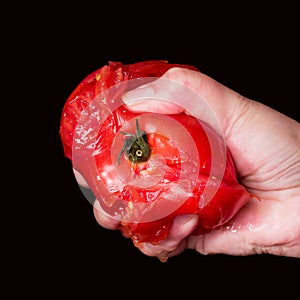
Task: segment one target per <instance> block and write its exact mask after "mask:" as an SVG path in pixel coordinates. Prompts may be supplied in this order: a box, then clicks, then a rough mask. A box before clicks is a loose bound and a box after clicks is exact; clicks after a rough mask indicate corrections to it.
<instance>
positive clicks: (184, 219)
mask: <svg viewBox="0 0 300 300" xmlns="http://www.w3.org/2000/svg"><path fill="white" fill-rule="evenodd" d="M196 218H197V216H196V215H181V216H178V217H176V219H175V222H176V223H177V224H179V225H184V224H187V223H189V222H190V221H193V220H194V219H196Z"/></svg>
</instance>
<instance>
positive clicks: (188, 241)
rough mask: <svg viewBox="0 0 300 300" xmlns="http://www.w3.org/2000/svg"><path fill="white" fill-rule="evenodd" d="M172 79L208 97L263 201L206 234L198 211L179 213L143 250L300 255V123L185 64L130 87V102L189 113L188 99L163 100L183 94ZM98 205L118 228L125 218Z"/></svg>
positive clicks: (241, 173) (241, 169)
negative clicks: (199, 231)
mask: <svg viewBox="0 0 300 300" xmlns="http://www.w3.org/2000/svg"><path fill="white" fill-rule="evenodd" d="M166 80H171V81H175V82H177V83H179V84H180V85H182V86H183V87H188V88H191V89H193V90H194V91H195V92H196V93H197V94H199V95H201V96H202V98H203V99H204V100H205V101H206V102H207V105H208V106H209V107H210V108H211V110H212V111H213V113H214V115H215V116H216V118H217V120H218V123H219V126H220V127H221V130H222V134H223V137H224V140H225V143H226V145H227V146H228V148H229V149H230V151H231V153H232V155H233V158H234V160H235V163H236V168H237V173H238V178H239V181H240V183H241V184H243V185H244V186H245V187H246V188H247V189H248V191H249V192H250V193H251V194H253V195H256V196H257V197H258V198H259V199H260V200H258V199H256V198H253V199H251V200H250V202H249V203H248V204H247V205H246V206H244V207H243V208H242V209H241V210H240V211H239V212H238V214H237V215H236V216H235V217H234V218H233V219H232V220H231V221H230V222H229V223H227V224H226V225H224V226H223V227H222V228H221V229H219V230H215V231H212V232H210V233H208V234H205V235H198V236H194V235H192V234H191V233H192V231H193V229H194V228H195V226H196V225H197V216H179V217H177V218H176V219H175V220H174V224H173V227H172V229H171V232H170V235H169V237H168V238H167V239H166V240H164V241H161V242H160V243H159V244H158V245H152V244H150V243H141V244H140V245H138V247H139V249H140V250H141V251H142V252H143V253H144V254H146V255H149V256H157V257H159V258H161V259H165V258H167V257H171V256H174V255H178V254H179V253H181V252H182V251H183V250H184V249H186V248H189V249H195V250H196V251H198V252H199V253H201V254H217V253H222V254H229V255H251V254H260V253H269V254H274V255H282V256H290V257H300V218H299V216H300V124H299V123H297V122H296V121H295V120H292V119H290V118H289V117H287V116H285V115H283V114H281V113H279V112H277V111H275V110H273V109H271V108H270V107H267V106H265V105H263V104H261V103H259V102H256V101H253V100H250V99H247V98H245V97H243V96H241V95H239V94H238V93H236V92H234V91H232V90H230V89H229V88H227V87H225V86H223V85H221V84H220V83H218V82H216V81H215V80H213V79H212V78H210V77H208V76H206V75H204V74H202V73H199V72H195V71H191V70H187V69H182V68H173V69H170V70H169V71H167V72H166V73H165V74H164V75H163V76H162V77H161V78H159V79H157V80H155V81H154V82H152V83H149V84H147V85H145V86H143V87H142V88H138V89H135V90H132V91H130V92H128V93H126V95H124V101H125V102H126V104H127V105H128V107H129V108H130V109H131V110H135V111H147V112H156V113H164V114H173V113H179V112H182V110H183V108H182V107H185V103H182V106H181V105H175V104H173V103H168V102H161V101H160V100H159V99H162V98H165V99H166V98H167V99H170V98H172V97H173V98H174V97H176V95H180V91H178V90H172V88H168V86H167V85H166V84H165V82H166ZM145 95H146V96H147V99H146V100H143V99H145ZM177 98H178V97H177ZM178 99H179V100H178V101H184V98H183V97H179V98H178ZM180 99H182V100H180ZM188 113H190V114H193V115H194V116H195V117H197V118H199V119H203V118H206V117H207V116H206V115H205V111H203V110H201V107H199V106H194V107H191V109H190V110H189V112H188ZM208 122H210V120H208ZM211 125H212V126H213V127H215V126H216V124H213V123H211ZM94 212H95V217H96V219H97V221H98V222H99V224H100V225H102V226H104V227H106V228H110V229H114V228H116V226H117V221H116V220H112V219H111V218H110V217H109V216H106V215H105V213H104V212H103V211H101V208H100V207H99V205H97V201H96V202H95V209H94Z"/></svg>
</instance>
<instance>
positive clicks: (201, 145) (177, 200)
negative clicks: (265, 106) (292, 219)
mask: <svg viewBox="0 0 300 300" xmlns="http://www.w3.org/2000/svg"><path fill="white" fill-rule="evenodd" d="M172 67H181V68H188V69H192V70H194V71H198V70H197V69H196V68H195V67H193V66H189V65H179V64H170V63H168V62H166V61H145V62H139V63H135V64H130V65H123V64H122V63H120V62H110V63H109V64H108V65H106V66H104V67H102V68H100V69H98V70H96V71H95V72H93V73H91V74H90V75H88V76H87V77H86V78H85V79H83V81H82V82H81V83H80V84H79V85H78V87H77V88H76V89H75V90H74V91H73V92H72V93H71V95H70V96H69V98H68V99H67V101H66V103H65V106H64V108H63V112H62V117H61V124H60V136H61V140H62V144H63V148H64V153H65V155H66V157H68V158H69V159H71V160H72V163H73V166H74V168H75V169H76V170H78V171H79V172H80V173H81V174H82V176H83V177H84V178H85V180H86V181H87V183H88V185H89V187H90V188H91V190H92V191H93V193H94V195H95V197H96V198H97V201H99V203H100V205H101V208H102V209H103V210H104V211H105V212H106V213H107V214H108V215H109V216H111V218H114V219H115V220H118V224H119V225H118V229H119V230H120V231H121V232H122V234H123V235H124V236H125V237H129V238H131V239H132V240H133V241H134V243H142V242H151V243H153V244H156V243H158V242H159V241H161V240H163V239H165V238H167V237H168V233H169V230H170V228H171V226H172V222H173V220H174V218H175V217H176V216H178V215H181V214H197V215H198V216H199V218H198V225H197V227H196V229H195V230H194V232H193V233H192V234H194V235H198V234H204V233H207V232H209V231H211V230H213V229H218V228H219V227H220V226H222V225H223V224H225V223H226V222H227V221H229V220H230V219H231V218H232V217H233V216H234V215H235V214H236V213H237V211H238V210H239V209H240V208H241V207H242V206H244V205H245V204H246V203H247V202H248V201H249V199H250V194H249V192H248V191H247V190H246V189H245V188H244V187H243V186H242V185H240V184H239V182H238V180H237V178H236V170H235V165H234V161H233V159H232V156H231V154H230V151H229V149H227V148H226V147H225V146H224V143H223V141H222V139H221V138H220V136H219V135H218V134H217V133H216V132H215V131H214V130H213V129H212V128H211V127H210V126H209V125H208V124H207V123H205V122H203V121H201V120H197V119H196V118H194V117H193V116H190V115H187V114H185V113H179V114H173V115H168V116H167V115H163V114H154V113H142V112H133V111H131V110H129V109H128V108H127V106H126V105H125V104H124V103H123V102H122V97H121V96H122V94H123V93H124V92H126V91H127V90H130V89H132V88H136V87H138V86H139V85H140V84H143V83H144V82H145V81H143V80H144V79H147V80H153V79H155V78H158V77H160V76H162V75H163V74H164V73H165V72H166V71H167V70H168V69H170V68H172ZM216 156H217V158H216Z"/></svg>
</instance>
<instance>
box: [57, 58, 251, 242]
mask: <svg viewBox="0 0 300 300" xmlns="http://www.w3.org/2000/svg"><path fill="white" fill-rule="evenodd" d="M171 67H184V68H189V69H192V70H196V71H198V69H196V68H195V67H193V66H188V65H180V64H169V63H168V62H166V61H146V62H139V63H135V64H131V65H123V64H121V63H119V62H109V64H108V65H107V66H104V67H102V68H100V69H98V70H96V71H94V72H92V73H91V74H89V75H88V76H87V77H86V78H84V79H83V81H82V82H80V84H79V85H78V86H77V88H76V89H75V90H74V91H73V92H72V93H71V95H70V96H69V98H68V99H67V101H66V103H65V105H64V107H63V112H62V117H61V123H60V136H61V140H62V144H63V148H64V153H65V156H66V157H68V158H69V159H71V160H72V145H73V137H74V130H75V128H76V125H77V122H78V120H79V118H80V116H81V113H82V112H83V111H84V109H85V108H86V107H87V106H88V104H89V103H90V102H91V101H92V100H93V99H94V98H95V97H96V96H97V95H98V94H99V93H101V92H102V91H104V90H106V89H108V88H109V87H112V86H114V85H116V84H117V83H120V82H123V81H126V80H129V79H135V78H143V77H152V76H153V77H160V76H161V75H163V74H164V72H166V71H167V70H168V69H169V68H171ZM139 115H140V114H139V113H134V112H132V111H130V110H128V109H127V108H126V107H125V106H121V107H119V108H118V109H116V110H115V111H114V112H112V114H111V115H110V116H109V117H108V118H107V119H106V120H105V122H104V124H102V126H101V128H99V137H98V139H97V146H96V149H97V152H98V153H99V155H96V156H95V163H96V165H97V168H98V170H99V173H101V170H103V169H104V168H106V167H107V166H111V165H112V164H113V162H112V155H111V145H112V143H113V140H114V139H115V136H116V133H117V132H118V131H119V130H120V128H121V127H122V126H123V125H124V124H126V122H128V121H129V120H130V119H132V118H136V117H138V116H139ZM169 117H170V118H173V119H174V120H176V121H178V122H179V123H180V124H182V125H183V126H184V127H185V128H186V129H187V130H188V132H189V134H190V135H191V137H192V138H193V140H194V141H195V144H196V146H197V151H198V155H199V162H200V165H199V174H198V180H197V182H196V185H195V187H194V188H193V191H192V194H191V195H190V196H189V197H188V198H187V199H186V201H185V202H184V203H183V204H182V205H181V206H180V207H179V208H178V209H176V210H175V211H173V212H172V213H170V214H169V215H167V216H165V217H164V218H161V219H159V220H153V221H151V222H141V223H136V222H134V223H130V222H125V221H121V222H120V224H119V226H118V230H120V231H121V232H122V234H123V235H124V236H125V237H128V238H131V239H132V240H133V242H134V243H142V242H151V243H153V244H157V243H159V242H160V241H161V240H163V239H165V238H167V237H168V233H169V231H170V228H171V226H172V223H173V220H174V217H176V216H178V215H181V214H197V215H198V216H199V220H198V225H197V227H196V229H195V231H194V232H193V234H194V235H198V234H204V233H207V232H210V231H211V230H213V229H218V228H220V227H221V226H222V225H224V224H225V223H226V222H227V221H228V220H230V219H231V218H232V217H233V216H234V215H235V214H236V213H237V212H238V210H239V209H240V208H241V207H242V206H244V205H245V204H246V203H247V202H248V201H249V199H250V196H251V195H250V193H249V192H248V191H247V190H246V189H245V187H243V186H242V185H240V184H239V182H238V180H237V176H236V170H235V164H234V161H233V158H232V156H231V153H230V151H229V149H227V148H226V167H225V170H224V176H223V178H222V182H221V184H220V186H219V188H218V190H217V191H216V193H215V195H214V197H213V198H212V199H211V201H210V202H209V203H208V204H206V205H205V206H204V207H199V199H200V197H201V195H202V193H203V190H204V188H205V186H206V184H207V181H208V178H209V175H210V172H211V165H212V162H211V149H210V146H209V142H208V138H207V135H206V133H207V131H205V130H204V128H203V127H202V125H203V126H204V127H205V126H206V124H204V123H202V124H200V123H199V121H198V120H196V119H195V118H193V117H191V116H188V115H186V114H184V113H181V114H177V115H169ZM205 128H206V129H208V130H210V129H209V128H207V127H205ZM158 138H159V137H158V136H157V135H155V134H152V135H149V144H150V146H152V147H153V149H154V151H155V149H156V151H162V150H157V146H155V145H156V144H155V142H156V141H157V139H158ZM164 143H165V144H166V145H167V149H168V150H169V151H167V152H170V151H173V150H172V149H173V148H172V145H171V142H168V141H167V140H164ZM174 153H175V152H174ZM161 154H163V153H161ZM179 167H180V165H175V164H174V165H173V166H171V167H170V170H171V171H170V172H169V173H168V175H166V177H165V178H164V179H165V181H166V183H165V184H161V185H160V186H159V187H155V188H152V189H151V190H144V189H132V188H131V187H128V186H125V187H124V188H123V189H122V190H119V191H116V192H114V196H116V197H119V198H120V199H122V200H124V201H128V202H129V201H133V202H143V201H144V202H145V201H149V199H150V200H151V201H156V199H158V197H159V195H160V194H161V193H162V192H163V191H166V190H167V189H168V181H170V182H171V181H172V182H173V183H174V182H176V178H177V177H178V176H177V173H178V168H179ZM81 168H82V169H81V170H80V171H81V172H82V173H83V174H88V172H89V170H88V169H85V167H84V166H81ZM108 178H109V180H108ZM114 178H116V174H115V173H114V171H112V172H111V174H109V176H108V177H105V176H103V177H102V180H103V182H104V183H105V184H106V185H107V186H108V187H109V185H110V183H109V182H111V179H114ZM113 182H114V181H113ZM88 183H89V184H90V187H91V189H92V190H93V191H94V193H97V190H98V188H97V186H95V185H94V184H93V182H92V181H91V182H88Z"/></svg>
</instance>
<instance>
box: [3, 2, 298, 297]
mask: <svg viewBox="0 0 300 300" xmlns="http://www.w3.org/2000/svg"><path fill="white" fill-rule="evenodd" d="M212 4H213V5H212V6H211V7H207V8H206V7H204V6H201V5H200V8H197V7H188V6H185V7H182V4H181V5H179V6H178V7H176V6H174V5H173V4H172V7H167V8H163V7H160V6H157V5H154V4H153V5H150V4H148V5H146V6H145V8H139V7H135V6H133V7H129V6H128V3H127V4H126V5H125V4H124V5H123V6H122V5H120V4H116V3H115V4H114V5H111V6H110V5H103V4H101V3H99V4H97V5H96V4H94V5H88V4H85V5H83V4H82V3H81V4H74V3H72V5H70V6H66V7H61V6H58V5H57V6H48V5H43V6H41V7H37V6H35V7H34V9H35V12H34V13H33V12H32V11H31V8H29V7H28V6H27V5H26V7H25V5H24V7H23V8H24V12H25V11H27V12H28V13H27V14H25V13H24V14H21V11H22V9H23V8H22V7H19V9H20V10H19V14H20V15H17V16H16V15H14V19H16V21H17V22H18V26H17V28H16V29H14V32H13V34H10V35H9V38H8V40H9V42H10V43H9V45H10V46H12V47H11V49H9V48H8V50H9V51H8V54H7V55H11V56H12V57H13V58H12V59H10V62H11V64H10V65H9V67H8V71H7V74H8V76H7V77H8V78H9V80H8V81H9V82H10V83H12V82H13V83H14V84H13V87H12V88H10V94H13V95H16V94H17V92H21V95H19V96H18V97H15V99H16V101H14V102H10V103H11V104H10V105H12V106H14V105H15V104H16V103H17V105H18V108H19V110H18V112H17V113H20V118H18V120H21V122H20V127H19V130H18V134H17V135H14V140H15V141H16V143H17V145H16V147H14V149H15V150H16V151H17V157H18V160H17V165H18V167H19V168H20V167H21V170H22V171H21V173H20V174H19V175H20V176H22V178H23V179H22V180H19V184H18V185H15V183H14V184H13V187H12V189H13V193H12V195H13V196H12V197H13V198H14V199H13V200H14V201H11V203H13V207H11V208H10V211H9V212H10V213H9V215H10V216H11V217H10V222H12V223H13V224H15V225H16V224H17V226H15V227H11V226H10V227H9V228H10V230H8V231H7V233H8V234H7V237H8V242H7V243H6V245H7V247H6V248H7V249H8V254H7V255H12V257H11V258H10V256H8V257H7V262H8V268H7V273H6V274H7V276H6V277H7V278H8V279H9V280H10V281H12V282H13V281H15V282H19V280H20V284H21V283H24V284H22V291H23V293H24V294H25V293H28V294H29V295H31V296H33V297H35V296H37V297H38V296H39V295H40V296H42V295H43V294H44V295H48V296H53V297H54V296H55V297H73V296H75V295H78V294H79V293H83V294H84V295H85V297H84V299H89V298H91V297H92V296H97V297H99V298H100V297H104V296H103V293H107V294H108V297H124V296H127V295H128V296H129V297H133V296H134V297H137V296H138V297H143V296H144V295H147V296H152V297H158V296H160V295H161V296H163V295H165V296H164V297H172V296H173V295H175V296H176V295H177V294H178V293H179V292H184V294H185V297H186V298H188V297H190V296H191V297H192V296H198V297H203V293H206V292H208V295H209V296H214V295H216V294H217V293H221V294H222V295H226V296H230V297H233V296H234V295H235V294H236V293H237V291H236V288H237V287H239V288H242V289H243V292H242V293H243V295H244V293H245V291H246V293H247V294H248V295H251V293H253V295H256V294H257V290H259V289H261V290H264V291H268V292H271V291H272V290H274V289H275V290H276V291H278V292H284V294H285V296H286V295H287V293H289V292H291V288H292V285H291V282H292V278H293V277H292V275H291V274H292V272H294V271H296V272H298V274H299V270H300V269H299V260H298V259H293V258H285V257H276V256H270V255H259V256H250V257H230V256H224V255H215V256H202V255H200V254H199V253H196V252H195V251H185V252H184V253H182V254H181V255H179V256H177V257H174V258H171V259H169V261H168V262H167V263H161V262H160V261H159V260H158V259H156V258H151V257H147V256H145V255H144V254H142V253H141V252H140V251H139V250H138V249H136V248H135V247H134V246H133V245H132V243H131V241H130V240H128V239H125V238H124V237H122V236H121V234H120V233H119V232H115V231H110V230H107V229H104V228H101V227H100V226H99V225H98V224H97V223H96V221H95V219H94V217H93V212H92V206H91V205H90V204H89V203H88V201H87V200H86V199H85V197H84V196H83V194H82V192H81V190H80V189H79V187H78V185H77V183H76V181H75V179H74V177H73V173H72V168H71V163H70V161H69V160H68V159H66V158H65V157H64V155H63V150H62V144H61V141H60V137H59V122H60V116H61V111H62V108H63V105H64V102H65V100H66V98H67V97H68V96H69V94H70V93H71V92H72V90H73V89H74V88H75V87H76V86H77V84H78V83H79V82H80V81H81V80H82V79H83V78H84V77H85V76H86V75H88V74H89V73H91V72H92V71H94V70H96V69H98V68H100V67H102V66H103V65H104V64H106V63H107V62H108V61H110V60H111V61H121V62H122V63H124V64H128V63H134V62H137V61H143V60H148V59H164V60H168V61H169V62H171V63H173V62H174V63H182V64H191V65H194V66H196V67H198V68H199V69H200V70H201V71H202V72H203V73H206V74H207V75H209V76H211V77H213V78H214V79H216V80H218V81H220V82H221V83H223V84H224V85H226V86H228V87H230V88H232V89H233V90H236V91H237V92H239V93H240V94H242V95H244V96H246V97H249V98H252V99H255V100H257V101H260V102H262V103H265V104H266V105H269V106H271V107H273V108H274V109H277V110H279V111H281V112H282V113H284V114H286V115H288V116H290V117H291V118H294V119H296V120H298V121H300V113H299V109H298V102H299V95H298V90H299V75H298V70H299V65H300V64H299V53H300V49H299V44H298V38H299V37H298V35H299V18H298V16H297V15H296V13H295V12H296V11H297V10H296V9H295V8H293V7H291V6H288V7H282V6H275V4H272V6H271V7H268V8H267V9H263V8H262V7H260V6H258V7H254V6H252V5H246V4H243V6H242V7H232V8H231V7H227V6H225V5H223V7H221V6H220V5H219V4H218V5H217V4H215V3H212ZM32 8H33V7H32ZM21 15H22V18H20V17H21ZM12 23H13V22H12ZM11 56H10V57H11ZM5 60H7V57H6V58H5ZM12 65H13V67H12ZM16 79H17V80H16ZM15 82H17V83H18V84H17V85H16V84H15ZM12 106H10V107H12ZM17 113H16V115H17ZM22 117H23V118H22ZM23 119H24V121H23ZM24 122H26V123H25V124H24ZM21 143H22V149H23V150H24V152H22V153H19V149H20V144H21ZM257 147H259V145H257ZM23 150H22V151H23ZM9 174H11V173H9ZM12 176H15V174H12ZM9 181H10V182H11V181H12V180H9ZM13 182H15V181H13ZM24 183H25V184H24ZM24 195H25V196H24ZM15 204H17V205H15ZM270 278H271V282H272V283H271V285H269V284H268V283H267V282H268V280H269V279H270ZM16 280H18V281H16ZM283 282H284V285H283ZM110 284H111V285H112V287H110ZM209 284H210V285H209ZM283 286H284V288H282V287H283ZM38 287H40V290H39V289H38ZM252 287H255V289H253V288H252ZM138 289H141V290H142V292H141V294H140V292H138ZM15 291H16V290H15V289H11V290H10V292H11V293H14V292H15ZM42 298H43V297H42ZM82 298H83V297H82Z"/></svg>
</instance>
